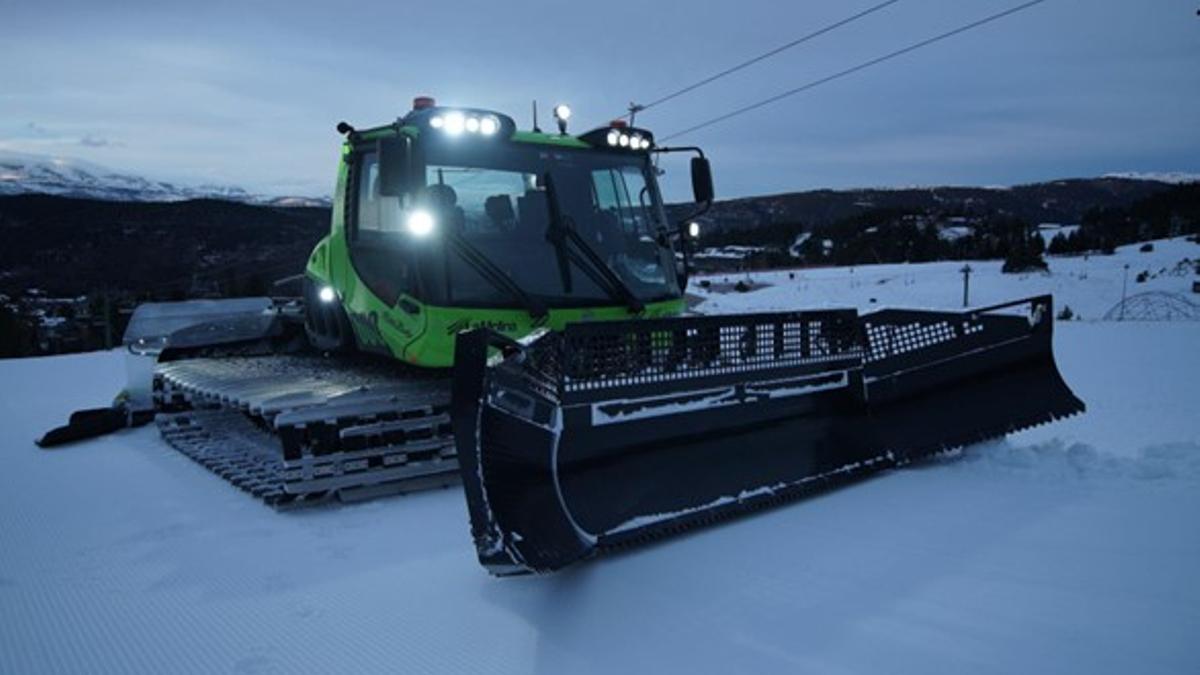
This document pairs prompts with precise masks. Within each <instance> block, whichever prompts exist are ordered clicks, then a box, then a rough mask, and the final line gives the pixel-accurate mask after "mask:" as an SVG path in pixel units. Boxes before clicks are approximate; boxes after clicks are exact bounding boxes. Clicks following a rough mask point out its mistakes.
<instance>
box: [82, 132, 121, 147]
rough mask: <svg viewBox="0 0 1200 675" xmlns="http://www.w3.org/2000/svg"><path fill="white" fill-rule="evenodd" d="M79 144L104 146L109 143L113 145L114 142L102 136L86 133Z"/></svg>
mask: <svg viewBox="0 0 1200 675" xmlns="http://www.w3.org/2000/svg"><path fill="white" fill-rule="evenodd" d="M79 144H80V145H86V146H87V147H89V148H103V147H105V146H108V145H113V142H112V141H110V140H108V139H107V138H103V137H101V136H96V135H93V134H85V135H84V137H83V138H81V139H79Z"/></svg>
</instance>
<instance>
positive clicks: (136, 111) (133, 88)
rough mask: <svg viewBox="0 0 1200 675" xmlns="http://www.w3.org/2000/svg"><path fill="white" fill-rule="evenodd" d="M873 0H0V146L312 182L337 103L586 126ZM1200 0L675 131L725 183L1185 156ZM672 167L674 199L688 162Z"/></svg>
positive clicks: (915, 31) (1144, 4) (681, 119)
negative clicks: (433, 102) (429, 99)
mask: <svg viewBox="0 0 1200 675" xmlns="http://www.w3.org/2000/svg"><path fill="white" fill-rule="evenodd" d="M878 2H879V0H855V1H854V2H834V1H832V0H817V1H811V2H793V3H785V2H779V1H778V0H770V1H767V0H739V1H738V2H715V1H711V0H693V1H690V2H645V3H600V2H591V3H579V2H527V3H515V2H504V3H501V2H494V1H493V2H475V1H474V0H459V1H457V2H395V1H392V2H372V1H370V0H362V1H360V2H355V3H349V4H346V3H333V2H326V3H312V4H308V3H297V2H257V3H241V2H221V1H215V2H204V3H197V2H188V3H172V2H164V1H156V2H139V1H136V0H135V1H131V2H121V3H106V2H98V1H94V0H93V1H88V2H68V3H60V2H38V3H15V2H11V1H9V2H6V3H5V6H4V8H3V10H0V16H2V20H0V60H2V61H3V63H4V67H3V68H2V69H0V149H4V150H14V151H21V152H32V153H39V154H48V155H56V156H65V157H77V158H80V159H86V160H89V161H93V162H96V163H100V164H103V165H106V166H109V167H111V168H114V169H118V170H121V171H128V172H135V173H142V174H145V175H148V176H152V177H161V178H167V179H173V180H183V181H190V182H216V183H227V184H236V185H241V186H243V187H246V188H247V189H251V190H254V191H260V192H265V193H270V194H313V195H319V194H329V193H330V192H331V189H332V181H333V172H334V166H335V164H334V163H335V160H336V157H337V155H336V151H337V144H338V143H339V141H340V139H339V137H338V136H337V135H336V134H335V132H334V125H335V124H336V123H337V122H338V121H339V120H342V119H345V120H347V121H349V122H350V123H352V124H355V125H359V126H370V125H374V124H379V123H384V122H388V121H390V120H392V119H394V118H396V117H397V116H400V115H402V114H403V113H404V112H405V111H406V110H407V109H408V108H409V105H410V103H411V100H412V98H413V96H415V95H419V94H428V95H432V96H435V97H436V98H437V99H438V101H439V103H442V104H458V105H467V106H474V107H482V108H491V109H495V110H499V111H502V112H506V113H508V114H511V115H513V116H514V117H515V118H516V119H517V121H518V124H519V125H520V126H521V127H528V126H529V112H528V111H529V105H530V101H531V100H532V99H535V98H536V99H537V100H538V101H539V102H540V103H541V105H542V108H543V110H544V111H545V112H546V115H547V117H548V112H549V109H550V107H551V106H552V105H553V104H554V103H556V102H568V103H570V104H571V105H572V106H573V108H574V110H575V111H576V115H575V117H574V118H573V119H572V131H576V132H579V131H583V130H585V129H586V128H588V127H591V126H595V125H599V124H603V123H605V122H607V121H608V120H609V119H611V118H613V117H615V116H617V115H619V114H621V113H622V112H623V111H624V108H625V106H626V105H628V103H629V102H630V101H638V102H647V101H650V100H653V99H656V98H658V97H660V96H662V95H664V94H666V93H669V92H670V91H672V90H675V89H678V88H680V87H683V86H685V85H688V84H690V83H692V82H694V81H696V80H699V79H702V78H704V77H706V76H708V75H711V74H712V73H714V72H717V71H720V70H722V69H724V68H727V67H729V66H731V65H734V64H736V63H738V62H739V61H742V60H744V59H747V58H750V57H753V56H755V55H757V54H759V53H761V52H764V51H766V50H768V49H771V48H773V47H776V46H778V45H780V44H783V43H786V42H789V41H791V40H793V39H795V38H797V37H799V36H801V35H804V34H806V33H808V32H811V31H813V30H815V29H818V28H820V27H822V26H824V25H826V24H829V23H832V22H834V21H837V20H839V19H842V18H844V17H846V16H849V15H851V14H854V13H855V12H858V11H860V10H863V9H865V8H867V7H870V6H872V5H874V4H877V3H878ZM250 4H253V7H252V8H249V7H248V5H250ZM1016 4H1020V0H969V1H963V0H900V1H899V2H897V3H895V4H894V5H891V6H889V7H887V8H885V9H883V10H880V11H878V12H876V13H874V14H872V15H870V16H869V17H866V18H864V19H862V20H860V21H858V22H855V23H852V24H850V25H848V26H845V27H844V28H841V29H839V30H836V31H834V32H832V33H829V34H827V35H824V36H822V37H819V38H817V39H814V40H812V41H811V42H808V43H806V44H804V45H801V46H799V47H796V48H794V49H790V50H788V51H786V52H784V53H782V54H779V55H778V56H775V57H773V58H770V59H767V60H765V61H763V62H761V63H758V64H756V65H754V66H752V67H750V68H747V69H746V70H744V71H741V72H739V73H737V74H735V75H732V76H730V77H727V78H724V79H722V80H720V81H718V82H716V83H714V84H712V85H709V86H706V87H703V88H700V89H698V90H696V91H693V92H691V93H689V94H687V95H684V96H681V97H679V98H677V99H674V100H672V101H669V102H667V103H664V104H663V105H661V106H660V107H655V108H653V109H651V110H648V111H646V112H645V113H643V114H642V115H641V116H639V120H638V121H639V126H646V127H648V128H650V129H651V130H653V131H655V133H657V134H658V135H659V136H660V137H662V136H667V135H670V134H671V133H673V132H675V131H678V130H680V129H683V128H686V127H688V126H691V125H693V124H695V123H698V122H701V121H704V120H705V119H708V118H710V117H714V116H716V115H719V114H721V113H724V112H727V111H729V110H731V109H734V108H737V107H739V106H740V105H745V104H747V103H751V102H754V101H756V100H759V99H763V98H767V97H769V96H772V95H774V94H777V93H779V92H782V91H785V90H787V89H791V88H794V87H797V86H799V85H802V84H804V83H806V82H809V81H811V80H815V79H817V78H820V77H822V76H825V75H829V74H832V73H835V72H837V71H839V70H842V69H845V68H848V67H850V66H854V65H856V64H858V63H860V62H863V61H867V60H868V59H871V58H874V57H876V56H880V55H883V54H886V53H888V52H890V51H893V50H895V49H898V48H901V47H904V46H906V45H908V44H911V43H914V42H917V41H919V40H922V39H924V38H928V37H931V36H933V35H936V34H938V33H941V32H944V31H947V30H950V29H952V28H955V27H957V26H959V25H962V24H965V23H968V22H970V21H973V20H976V19H979V18H982V17H984V16H987V15H988V14H992V13H995V12H998V11H1001V10H1003V9H1005V8H1007V7H1010V6H1013V5H1016ZM1198 8H1200V1H1198V0H1048V1H1047V2H1045V3H1043V4H1041V5H1037V6H1035V7H1033V8H1031V9H1029V10H1026V11H1024V12H1021V13H1019V14H1017V15H1015V16H1011V17H1007V18H1004V19H1001V20H999V21H997V22H995V23H992V24H989V25H987V26H984V27H982V28H979V29H977V30H974V31H971V32H968V33H965V34H963V35H959V36H957V37H954V38H951V39H949V40H946V41H944V42H941V43H938V44H935V45H932V46H930V47H928V48H925V49H921V50H919V51H917V52H914V53H912V54H908V55H905V56H902V57H900V58H897V59H895V60H892V61H889V62H887V63H883V64H880V65H878V66H875V67H873V68H870V69H868V70H865V71H862V72H859V73H856V74H854V75H851V76H849V77H846V78H844V79H841V80H838V81H835V82H832V83H830V84H827V85H824V86H821V87H818V88H816V89H813V90H811V91H808V92H804V93H801V94H798V95H796V96H793V97H790V98H787V99H785V100H782V101H780V102H778V103H775V104H773V105H770V106H767V107H764V108H761V109H759V110H756V111H753V112H750V113H748V114H745V115H741V116H739V117H737V118H735V119H733V120H730V121H727V122H724V123H721V124H717V125H714V126H711V127H708V128H706V129H703V130H701V131H697V132H695V133H692V134H689V135H686V136H684V137H682V138H678V139H674V140H673V142H679V143H684V142H686V143H688V144H697V145H701V146H703V147H704V148H705V150H706V151H707V153H708V154H709V156H710V157H711V158H712V160H713V163H714V174H715V179H716V184H717V190H718V196H719V197H735V196H743V195H750V194H766V193H773V192H783V191H790V190H797V189H811V188H820V187H835V188H836V187H852V186H890V185H897V186H899V185H929V184H962V185H968V184H979V185H1002V184H1013V183H1021V182H1030V181H1036V180H1042V179H1049V178H1058V177H1069V176H1091V175H1098V174H1103V173H1107V172H1113V171H1139V172H1159V171H1184V172H1200V16H1197V9H1198ZM546 121H547V122H548V120H546ZM544 126H547V127H549V126H551V125H550V124H549V123H547V124H544ZM666 166H667V168H668V169H669V172H668V180H667V185H668V197H669V198H673V199H680V198H683V197H684V196H685V195H686V191H685V190H684V181H683V180H681V179H684V178H686V175H685V174H686V170H685V169H684V166H685V165H684V164H682V163H679V164H674V163H669V164H667V165H666Z"/></svg>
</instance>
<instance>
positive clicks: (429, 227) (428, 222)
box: [405, 211, 433, 237]
mask: <svg viewBox="0 0 1200 675" xmlns="http://www.w3.org/2000/svg"><path fill="white" fill-rule="evenodd" d="M405 226H406V227H407V228H408V231H409V233H410V234H412V235H413V236H416V237H424V236H427V235H428V234H429V233H430V232H433V216H431V215H429V212H428V211H413V212H412V213H410V214H409V215H408V221H407V222H406V223H405Z"/></svg>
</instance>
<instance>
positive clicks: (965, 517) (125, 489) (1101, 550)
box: [0, 240, 1200, 674]
mask: <svg viewBox="0 0 1200 675" xmlns="http://www.w3.org/2000/svg"><path fill="white" fill-rule="evenodd" d="M1183 258H1190V259H1191V260H1195V259H1197V258H1200V245H1196V244H1193V243H1190V242H1186V241H1182V240H1174V241H1167V242H1155V247H1154V251H1153V252H1151V253H1142V252H1141V251H1140V250H1139V247H1126V248H1123V249H1120V250H1118V252H1117V255H1116V256H1113V257H1111V258H1091V259H1089V260H1087V261H1084V260H1083V259H1071V260H1065V259H1051V261H1050V266H1051V275H1050V276H1048V277H1047V276H1041V275H1030V276H1025V277H1021V276H1011V275H1002V274H1000V273H999V270H998V269H993V267H992V266H991V265H990V264H980V263H974V262H972V263H971V265H972V267H974V268H976V273H975V275H974V276H973V277H972V281H971V283H972V296H971V297H972V301H973V302H975V303H978V304H984V303H990V302H994V301H999V300H1005V299H1012V298H1016V297H1020V296H1022V295H1025V294H1029V293H1036V292H1042V291H1045V290H1052V291H1054V292H1055V293H1056V295H1057V297H1058V304H1059V306H1060V307H1061V306H1062V305H1063V304H1064V303H1065V304H1069V305H1071V306H1072V307H1073V308H1077V309H1078V311H1079V313H1081V314H1083V316H1084V321H1064V322H1059V323H1058V324H1056V326H1055V330H1056V334H1055V351H1056V354H1057V357H1058V361H1059V365H1060V368H1061V370H1062V373H1063V376H1064V378H1065V379H1066V380H1067V381H1068V382H1069V383H1070V385H1071V386H1072V388H1073V389H1074V390H1075V392H1076V393H1077V394H1078V395H1079V396H1080V397H1081V398H1082V399H1083V400H1084V401H1086V402H1087V405H1088V412H1087V413H1085V414H1083V415H1080V416H1076V417H1073V418H1071V419H1068V420H1064V421H1060V422H1057V423H1054V424H1050V425H1046V426H1042V427H1038V428H1035V429H1031V430H1027V431H1024V432H1022V433H1019V434H1015V435H1012V436H1009V437H1008V438H1006V439H1004V440H1002V441H999V442H993V443H989V444H984V445H977V446H972V447H970V448H967V449H965V450H963V451H961V452H958V453H954V454H953V455H951V456H949V457H946V458H943V459H939V460H937V461H930V462H924V463H921V464H919V465H916V466H910V467H907V468H905V469H901V470H896V471H891V472H888V473H885V474H883V475H880V476H878V477H876V478H873V479H870V480H867V481H864V482H861V483H858V484H855V485H852V486H850V487H846V488H843V489H840V490H837V491H835V492H832V493H829V494H825V495H822V496H819V497H816V498H813V499H808V500H804V501H800V502H797V503H794V504H791V505H788V506H785V507H782V508H777V509H773V510H770V511H766V512H763V513H761V514H758V515H754V516H751V517H746V518H741V519H738V520H736V521H733V522H729V523H726V524H724V525H721V526H718V527H713V528H709V529H705V530H701V531H697V532H694V533H692V534H689V535H687V536H682V537H676V538H674V539H671V540H668V541H665V542H663V543H660V544H657V545H654V546H650V547H643V548H639V549H635V550H632V551H629V552H627V553H624V554H620V555H613V556H609V557H606V558H602V559H599V560H596V561H592V562H589V563H586V564H582V565H579V566H576V567H575V568H572V569H569V570H567V571H565V572H562V573H559V574H555V575H552V576H547V577H525V578H513V579H494V578H491V577H489V576H488V575H487V574H486V573H485V572H484V571H483V570H482V568H480V566H479V565H478V563H477V562H476V559H475V551H474V548H473V546H472V545H471V542H470V535H469V528H468V520H467V513H466V508H465V502H464V500H463V498H462V495H461V494H459V492H458V491H457V490H456V489H450V490H442V491H437V492H428V493H422V494H416V495H410V496H407V497H402V498H394V499H386V500H379V501H375V502H370V503H366V504H361V505H354V506H346V507H341V508H331V509H323V510H316V509H314V510H309V511H301V512H291V513H276V512H273V511H271V510H270V509H267V508H265V507H263V506H262V505H260V504H259V503H257V502H255V501H254V500H252V499H250V498H249V497H248V496H246V495H245V494H243V493H241V492H239V491H237V490H235V489H233V488H231V487H230V486H229V484H228V483H226V482H225V481H223V480H221V479H220V478H218V477H216V476H213V475H211V474H209V473H208V472H206V471H205V470H204V469H202V468H200V467H199V466H198V465H196V464H195V463H193V462H191V461H190V460H188V459H186V458H185V457H183V456H182V455H179V454H178V453H175V452H174V451H172V450H171V449H169V448H168V447H167V446H166V445H165V444H164V443H162V442H161V441H160V440H159V438H158V436H157V432H156V431H155V430H154V429H153V428H152V427H151V428H142V429H137V430H131V431H127V432H123V433H120V434H116V435H114V436H111V437H108V438H103V439H98V440H95V441H90V442H87V443H84V444H80V445H76V446H72V447H66V448H63V449H61V450H55V451H52V452H44V451H40V450H38V449H37V448H36V447H35V446H34V445H33V443H32V442H31V440H30V439H32V438H33V437H35V436H36V435H38V434H39V433H40V432H41V431H43V430H45V429H46V428H47V427H49V426H51V425H54V424H57V423H59V422H61V420H62V419H63V417H64V415H65V413H66V412H67V411H69V410H72V409H75V408H79V407H85V406H93V405H99V404H103V403H105V402H106V401H107V400H108V398H109V397H110V396H111V394H112V392H113V391H115V389H116V388H117V387H118V386H119V384H120V382H121V379H122V361H121V357H120V355H119V354H116V353H94V354H82V355H74V356H65V357H52V358H44V359H25V360H17V361H0V382H4V383H5V391H6V393H5V394H4V396H3V398H0V428H3V429H4V432H3V433H4V436H3V439H4V443H3V444H2V447H0V450H2V452H0V672H3V673H10V672H11V673H40V672H114V673H116V672H120V673H131V672H132V673H138V672H145V673H159V672H172V673H178V672H205V673H207V672H237V673H266V672H296V671H302V672H308V671H320V670H323V671H333V672H363V673H377V672H378V673H383V672H451V673H458V672H461V673H488V672H495V673H513V672H519V673H525V672H541V673H563V672H570V673H611V672H622V673H639V672H645V673H663V672H701V673H704V672H713V673H730V672H735V673H736V672H745V673H761V672H820V673H858V672H870V673H873V672H886V673H900V674H904V673H930V672H938V673H941V672H949V673H965V672H969V673H1026V672H1071V673H1133V672H1136V673H1186V672H1197V671H1200V645H1198V644H1197V642H1196V640H1195V636H1196V635H1200V613H1197V611H1196V608H1197V607H1200V584H1197V583H1196V580H1195V570H1196V569H1197V567H1198V566H1200V528H1198V527H1197V525H1196V514H1197V513H1200V416H1197V415H1196V409H1197V402H1200V377H1197V375H1200V356H1198V355H1197V350H1196V345H1197V344H1200V322H1197V321H1175V322H1113V321H1103V320H1100V317H1101V316H1102V315H1103V314H1104V312H1105V311H1107V310H1108V309H1109V308H1110V306H1111V304H1113V303H1115V302H1117V301H1118V300H1119V298H1120V282H1121V275H1122V274H1123V273H1124V265H1125V264H1129V265H1130V270H1129V271H1130V273H1131V274H1130V283H1129V285H1130V294H1131V295H1132V293H1133V291H1135V290H1139V288H1140V287H1145V288H1152V289H1154V290H1156V291H1158V292H1163V293H1173V294H1187V293H1190V284H1191V282H1192V280H1194V279H1197V277H1196V276H1195V273H1194V271H1193V272H1190V273H1187V274H1179V275H1176V274H1174V273H1173V272H1171V271H1170V270H1171V269H1172V268H1171V264H1173V263H1174V262H1175V261H1177V260H1180V259H1183ZM962 264H963V263H961V262H959V263H947V264H941V263H937V264H931V265H903V266H880V267H869V268H868V267H860V268H856V269H853V270H850V269H847V268H830V269H825V270H817V271H813V270H808V271H804V272H802V273H801V272H796V273H795V274H796V278H789V277H788V273H787V272H778V273H772V274H771V275H756V278H757V280H758V281H760V282H764V283H771V284H772V285H770V286H766V287H763V288H761V289H759V290H756V291H753V292H750V293H736V292H728V293H720V292H717V291H716V290H712V288H711V287H710V289H709V290H707V291H705V290H703V289H697V290H698V291H699V292H701V294H702V297H703V299H704V300H703V302H702V303H701V304H700V305H699V309H700V310H701V311H722V312H724V311H755V310H759V309H773V308H784V307H788V308H794V307H798V306H811V305H821V306H825V305H837V304H851V305H855V306H858V307H860V308H863V309H869V308H872V307H876V306H879V305H881V304H885V303H886V304H894V305H911V306H932V307H954V306H957V305H958V304H960V302H961V285H960V284H961V277H959V276H958V274H957V272H956V270H957V269H958V268H961V267H962ZM1142 267H1145V268H1147V269H1150V268H1153V270H1154V271H1155V272H1156V273H1157V272H1158V270H1160V269H1167V270H1168V271H1167V272H1166V273H1160V274H1158V276H1156V277H1154V278H1152V279H1148V280H1147V282H1146V283H1145V284H1144V285H1136V284H1135V282H1134V281H1133V273H1135V272H1136V271H1137V270H1138V269H1140V268H1142ZM1193 297H1194V296H1193ZM871 298H874V299H875V302H871ZM17 392H19V394H17ZM946 414H947V415H953V414H954V411H953V410H948V411H946Z"/></svg>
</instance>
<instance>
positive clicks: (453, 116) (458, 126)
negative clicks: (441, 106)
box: [430, 112, 467, 136]
mask: <svg viewBox="0 0 1200 675" xmlns="http://www.w3.org/2000/svg"><path fill="white" fill-rule="evenodd" d="M430 123H431V124H432V120H431V121H430ZM444 124H445V129H446V133H447V134H450V135H451V136H458V135H459V134H461V133H462V132H463V129H465V128H466V126H467V120H466V118H465V117H463V114H462V113H460V112H452V113H447V114H446V119H445V122H444Z"/></svg>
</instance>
